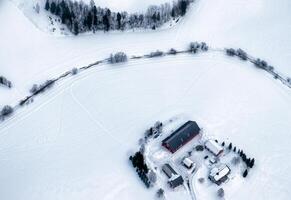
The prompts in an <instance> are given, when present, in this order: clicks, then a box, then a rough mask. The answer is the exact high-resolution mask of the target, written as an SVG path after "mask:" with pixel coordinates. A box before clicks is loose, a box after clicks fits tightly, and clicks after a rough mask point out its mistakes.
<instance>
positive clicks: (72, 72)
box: [71, 67, 79, 75]
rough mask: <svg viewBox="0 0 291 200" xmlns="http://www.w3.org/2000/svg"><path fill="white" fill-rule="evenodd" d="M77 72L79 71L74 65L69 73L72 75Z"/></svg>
mask: <svg viewBox="0 0 291 200" xmlns="http://www.w3.org/2000/svg"><path fill="white" fill-rule="evenodd" d="M78 72H79V69H78V68H76V67H74V68H73V69H72V70H71V74H72V75H76V74H78Z"/></svg>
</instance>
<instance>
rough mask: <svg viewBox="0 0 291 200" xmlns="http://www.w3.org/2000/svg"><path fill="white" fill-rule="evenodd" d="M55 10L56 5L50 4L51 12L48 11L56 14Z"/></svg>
mask: <svg viewBox="0 0 291 200" xmlns="http://www.w3.org/2000/svg"><path fill="white" fill-rule="evenodd" d="M56 8H57V5H56V3H55V2H52V4H51V10H50V11H51V13H52V14H56Z"/></svg>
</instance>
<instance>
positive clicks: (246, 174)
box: [243, 169, 248, 178]
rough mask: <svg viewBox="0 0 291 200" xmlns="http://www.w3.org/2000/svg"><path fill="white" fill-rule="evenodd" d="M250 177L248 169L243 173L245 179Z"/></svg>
mask: <svg viewBox="0 0 291 200" xmlns="http://www.w3.org/2000/svg"><path fill="white" fill-rule="evenodd" d="M247 176H248V170H247V169H246V170H245V171H244V173H243V177H244V178H245V177H247Z"/></svg>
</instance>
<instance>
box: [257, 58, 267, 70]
mask: <svg viewBox="0 0 291 200" xmlns="http://www.w3.org/2000/svg"><path fill="white" fill-rule="evenodd" d="M254 65H255V66H256V67H258V68H261V69H265V70H267V69H269V68H268V63H267V62H266V61H264V60H261V59H259V58H258V59H256V60H255V61H254Z"/></svg>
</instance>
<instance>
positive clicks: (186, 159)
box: [183, 158, 193, 168]
mask: <svg viewBox="0 0 291 200" xmlns="http://www.w3.org/2000/svg"><path fill="white" fill-rule="evenodd" d="M183 164H184V165H186V166H187V167H189V168H190V167H191V166H192V165H193V161H192V160H191V159H190V158H184V160H183Z"/></svg>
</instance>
